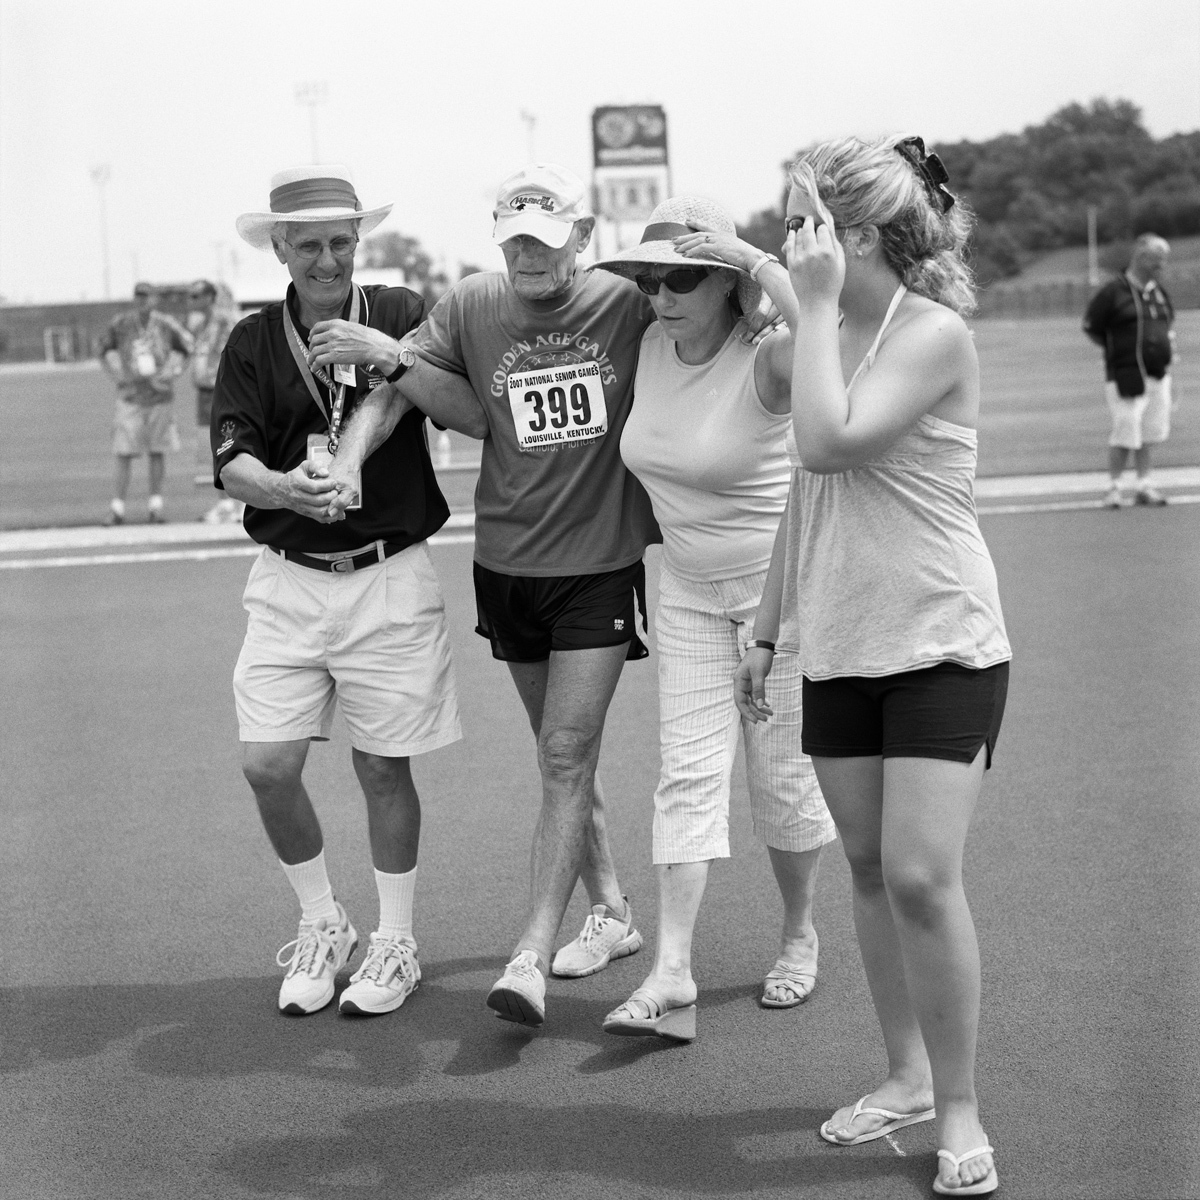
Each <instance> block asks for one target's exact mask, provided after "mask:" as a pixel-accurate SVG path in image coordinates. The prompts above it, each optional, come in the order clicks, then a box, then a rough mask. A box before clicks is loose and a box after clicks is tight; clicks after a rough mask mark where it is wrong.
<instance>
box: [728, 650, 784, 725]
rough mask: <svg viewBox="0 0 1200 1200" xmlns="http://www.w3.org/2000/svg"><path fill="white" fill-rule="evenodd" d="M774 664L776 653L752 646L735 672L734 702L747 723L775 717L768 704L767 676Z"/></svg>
mask: <svg viewBox="0 0 1200 1200" xmlns="http://www.w3.org/2000/svg"><path fill="white" fill-rule="evenodd" d="M774 662H775V653H774V651H772V650H767V649H766V648H765V647H763V646H751V647H750V648H749V649H748V650H747V651H746V653H745V654H744V655H743V656H742V661H741V662H740V663H738V665H737V668H736V670H735V671H734V672H733V702H734V704H736V705H737V710H738V712H740V713H741V714H742V716H743V717H745V718H746V720H747V721H751V722H754V723H757V722H759V721H765V720H767V719H768V718H769V717H772V716H774V711H773V710H772V708H771V706H770V705H769V704H768V703H767V676H768V675H769V674H770V673H771V667H772V665H773V664H774Z"/></svg>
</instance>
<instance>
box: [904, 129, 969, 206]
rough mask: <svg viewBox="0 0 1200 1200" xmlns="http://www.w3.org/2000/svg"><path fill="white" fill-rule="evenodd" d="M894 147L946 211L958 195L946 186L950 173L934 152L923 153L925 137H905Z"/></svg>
mask: <svg viewBox="0 0 1200 1200" xmlns="http://www.w3.org/2000/svg"><path fill="white" fill-rule="evenodd" d="M896 149H897V150H899V151H900V153H901V154H903V155H904V157H905V158H906V159H908V161H909V162H910V163H912V165H913V166H914V167H916V168H917V170H918V171H919V172H920V174H921V178H922V179H923V180H925V184H926V186H927V187H928V188H929V194H930V195H931V196H932V197H933V199H934V200H936V201H937V202H938V203H939V204H940V205H941V206H942V212H944V213H948V212H949V211H950V210H951V209H952V208H953V207H954V202H955V201H956V200H957V199H958V197H957V196H956V195H955V194H954V193H953V192H952V191H950V190H949V189H948V188H947V187H946V184H948V183H949V182H950V173H949V171H947V170H946V167H945V164H944V163H943V162H942V160H941V159H940V158H938V156H937V155H936V154H926V153H925V139H924V138H919V137H907V138H905V139H904V140H903V141H900V142H897V143H896Z"/></svg>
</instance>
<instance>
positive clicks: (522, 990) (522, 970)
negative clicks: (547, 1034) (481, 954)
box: [487, 950, 546, 1028]
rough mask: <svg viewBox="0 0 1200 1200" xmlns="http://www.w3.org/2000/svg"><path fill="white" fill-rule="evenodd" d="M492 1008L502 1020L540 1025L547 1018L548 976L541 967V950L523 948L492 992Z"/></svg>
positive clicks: (489, 998)
mask: <svg viewBox="0 0 1200 1200" xmlns="http://www.w3.org/2000/svg"><path fill="white" fill-rule="evenodd" d="M487 1006H488V1008H491V1009H494V1010H495V1012H496V1016H498V1017H499V1018H500V1020H502V1021H515V1022H516V1024H518V1025H530V1026H533V1027H535V1028H536V1027H537V1026H538V1025H541V1024H542V1022H543V1021H545V1019H546V980H545V979H544V978H543V976H542V973H541V971H539V970H538V965H537V954H536V953H535V952H534V951H533V950H522V951H521V953H520V954H518V955H517V956H516V957H515V958H514V959H513V960H512V962H510V963H509V964H508V966H507V967H505V968H504V974H503V975H501V976H500V978H499V979H498V980H497V981H496V985H495V987H493V988H492V990H491V991H490V992H488V998H487Z"/></svg>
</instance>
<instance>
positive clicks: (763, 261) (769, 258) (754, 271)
mask: <svg viewBox="0 0 1200 1200" xmlns="http://www.w3.org/2000/svg"><path fill="white" fill-rule="evenodd" d="M778 261H779V259H778V258H777V257H776V256H775V255H774V254H768V253H767V252H766V251H765V250H764V251H763V256H762V258H760V259H759V260H758V262H756V263H755V264H754V266H752V267H751V268H750V278H751V279H752V280H754V282H755V283H757V282H758V273H759V271H761V270H762V269H763V267H765V266H766V265H767V263H769V262H773V263H777V262H778ZM771 649H772V650H774V649H775V647H774V646H772V647H771Z"/></svg>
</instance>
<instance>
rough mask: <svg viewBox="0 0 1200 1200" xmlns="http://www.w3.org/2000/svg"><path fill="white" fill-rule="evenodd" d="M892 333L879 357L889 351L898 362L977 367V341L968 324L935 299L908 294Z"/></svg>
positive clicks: (885, 339)
mask: <svg viewBox="0 0 1200 1200" xmlns="http://www.w3.org/2000/svg"><path fill="white" fill-rule="evenodd" d="M892 332H893V333H894V335H896V336H893V337H890V338H889V337H885V338H884V342H883V345H882V346H881V347H880V358H883V357H884V355H885V354H886V353H887V351H888V350H889V349H890V350H891V351H892V355H893V356H895V358H897V359H904V360H907V361H912V360H913V359H921V360H923V361H925V362H927V363H929V362H936V363H937V364H938V365H939V366H941V367H943V368H945V369H948V370H951V371H953V370H956V369H957V370H972V369H977V368H978V361H979V360H978V356H977V355H976V353H975V338H974V335H973V334H972V333H971V330H970V329H969V328H968V327H967V323H966V321H964V320H963V319H962V317H960V316H959V315H958V313H956V312H955V311H954V310H953V309H952V308H947V307H946V306H945V305H944V304H938V303H937V301H935V300H929V299H927V298H926V297H924V296H914V295H912V293H909V296H908V297H906V298H905V303H904V304H903V305H902V306H901V308H900V310H899V311H898V312H897V314H896V319H895V321H894V330H893V331H892ZM889 342H891V343H892V345H891V346H890V347H889V346H888V343H889ZM889 357H891V356H889Z"/></svg>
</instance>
